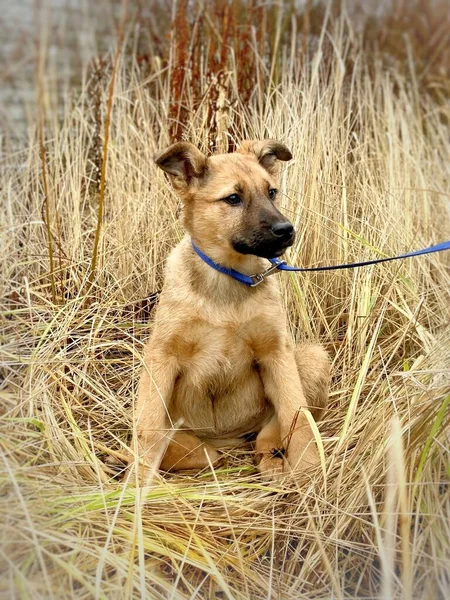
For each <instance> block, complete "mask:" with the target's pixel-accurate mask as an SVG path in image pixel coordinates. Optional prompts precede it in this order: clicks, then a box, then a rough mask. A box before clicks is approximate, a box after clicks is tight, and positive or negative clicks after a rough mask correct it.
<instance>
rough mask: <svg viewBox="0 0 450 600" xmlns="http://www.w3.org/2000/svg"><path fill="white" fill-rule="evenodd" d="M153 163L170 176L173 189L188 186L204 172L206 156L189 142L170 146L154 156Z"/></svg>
mask: <svg viewBox="0 0 450 600" xmlns="http://www.w3.org/2000/svg"><path fill="white" fill-rule="evenodd" d="M155 163H156V164H157V165H158V167H160V169H162V170H163V171H165V172H166V173H167V174H168V175H169V176H170V178H171V180H172V183H173V184H174V185H175V187H184V185H186V186H189V185H190V184H191V183H192V181H193V180H194V179H195V178H198V177H201V176H202V175H203V174H204V172H205V170H206V156H205V155H204V154H202V153H201V152H200V150H199V149H198V148H196V147H195V146H194V145H193V144H191V143H189V142H177V143H176V144H172V146H169V147H168V148H166V150H163V151H162V152H160V153H159V154H157V155H156V156H155Z"/></svg>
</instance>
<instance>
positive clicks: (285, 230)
mask: <svg viewBox="0 0 450 600" xmlns="http://www.w3.org/2000/svg"><path fill="white" fill-rule="evenodd" d="M271 230H272V233H273V234H274V235H276V236H277V237H278V238H282V239H288V238H290V237H291V235H292V234H293V232H294V227H293V226H292V224H291V223H289V221H281V222H279V223H274V224H273V225H272V227H271Z"/></svg>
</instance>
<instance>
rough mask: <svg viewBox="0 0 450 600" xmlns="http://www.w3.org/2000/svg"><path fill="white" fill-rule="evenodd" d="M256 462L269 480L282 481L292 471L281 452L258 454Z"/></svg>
mask: <svg viewBox="0 0 450 600" xmlns="http://www.w3.org/2000/svg"><path fill="white" fill-rule="evenodd" d="M255 464H256V466H257V468H258V471H259V472H260V473H261V475H262V476H263V477H264V479H266V480H267V481H272V482H273V481H280V480H281V479H283V478H284V477H285V476H286V474H287V473H289V471H290V468H289V465H288V464H287V461H286V460H285V458H284V457H283V454H282V453H281V452H272V453H271V454H256V455H255Z"/></svg>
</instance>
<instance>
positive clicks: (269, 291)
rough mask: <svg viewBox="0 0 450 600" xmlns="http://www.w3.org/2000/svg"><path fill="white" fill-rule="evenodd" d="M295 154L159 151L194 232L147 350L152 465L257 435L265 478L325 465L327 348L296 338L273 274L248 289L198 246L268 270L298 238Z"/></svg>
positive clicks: (144, 392) (142, 423)
mask: <svg viewBox="0 0 450 600" xmlns="http://www.w3.org/2000/svg"><path fill="white" fill-rule="evenodd" d="M291 158H292V155H291V153H290V151H289V150H288V149H287V148H286V146H284V145H283V144H281V143H279V142H275V141H272V140H264V141H247V142H244V143H243V145H242V147H241V148H239V150H238V151H237V152H235V153H232V154H220V155H215V156H212V157H209V158H206V157H205V156H204V155H203V154H202V153H201V152H200V151H199V150H198V149H197V148H195V146H193V145H192V144H189V143H187V142H180V143H177V144H174V145H172V146H170V147H169V148H168V149H167V150H165V151H163V152H161V153H160V154H159V155H158V156H157V157H156V164H157V165H158V166H159V167H160V168H161V169H163V170H164V171H165V172H166V173H168V175H169V177H170V179H171V182H172V184H173V187H174V188H175V190H176V192H177V193H178V195H179V197H180V198H181V200H182V201H183V204H184V223H185V227H186V229H187V231H188V235H186V237H185V238H184V239H183V240H182V241H181V242H180V243H179V244H178V246H176V248H174V250H173V251H172V253H171V254H170V256H169V258H168V261H167V267H166V274H165V283H164V287H163V290H162V293H161V298H160V302H159V305H158V308H157V311H156V316H155V324H154V330H153V333H152V336H151V339H150V341H149V342H148V344H147V346H146V349H145V368H144V371H143V373H142V376H141V380H140V384H139V393H138V399H137V404H136V408H135V418H136V431H135V436H134V442H133V449H134V452H135V457H136V456H138V457H139V458H140V461H141V464H143V465H145V466H144V470H145V471H147V472H148V470H150V472H152V471H153V472H154V471H155V470H157V469H158V468H159V467H161V468H162V469H163V470H181V469H192V468H201V467H205V466H207V465H208V464H209V461H211V462H212V463H214V462H216V461H217V460H218V458H219V456H220V455H219V453H218V452H217V450H216V448H217V447H221V446H226V445H229V442H230V439H233V440H235V439H236V438H240V437H242V436H244V435H245V434H249V433H252V432H256V433H257V437H256V458H257V460H258V467H259V470H260V471H261V472H262V473H264V474H268V475H278V474H279V473H282V472H283V471H285V470H287V469H288V468H289V470H290V469H293V470H303V469H306V468H308V467H310V466H312V465H314V464H316V463H317V461H318V453H317V448H316V445H315V441H314V436H313V433H312V430H311V427H310V425H309V422H308V419H307V417H306V415H305V410H304V409H305V408H306V407H308V406H309V407H311V409H312V412H313V413H315V414H317V412H318V411H320V410H321V409H324V408H325V406H326V403H327V398H328V385H329V371H330V365H329V360H328V357H327V355H326V353H325V351H324V350H323V348H321V347H320V346H315V345H303V346H297V347H295V346H294V345H293V343H292V341H291V339H290V336H289V334H288V331H287V326H286V316H285V313H284V310H283V307H282V303H281V296H280V292H279V288H278V283H277V278H276V277H275V276H273V277H269V278H268V279H265V280H264V281H263V282H262V283H261V284H260V285H257V286H256V287H249V286H247V285H245V284H243V283H241V282H239V281H236V280H235V279H233V278H232V277H230V276H229V275H227V274H224V273H221V272H218V271H217V270H214V269H213V268H211V266H209V265H208V264H206V263H205V262H204V261H203V260H202V259H201V258H200V256H198V255H197V254H196V253H195V251H194V249H193V246H192V241H194V242H195V244H196V246H197V247H198V248H200V249H201V251H202V252H203V253H204V254H206V255H207V256H208V257H209V258H211V259H212V260H213V261H214V262H215V263H217V264H219V265H222V266H225V267H228V268H231V269H234V270H236V271H238V272H240V273H243V274H247V275H253V274H255V273H260V272H262V271H264V270H266V269H267V267H268V266H269V263H268V262H267V260H264V259H267V258H271V257H274V256H280V255H281V254H282V253H283V252H284V251H285V250H286V248H287V247H288V246H290V245H292V243H293V241H294V238H295V233H294V228H293V227H292V225H291V223H290V222H289V221H288V220H287V219H286V218H285V217H284V216H283V215H282V214H281V213H280V212H279V210H278V209H277V208H276V196H277V189H276V175H277V163H278V161H279V160H281V161H287V160H290V159H291ZM207 455H208V456H207ZM286 461H287V462H286Z"/></svg>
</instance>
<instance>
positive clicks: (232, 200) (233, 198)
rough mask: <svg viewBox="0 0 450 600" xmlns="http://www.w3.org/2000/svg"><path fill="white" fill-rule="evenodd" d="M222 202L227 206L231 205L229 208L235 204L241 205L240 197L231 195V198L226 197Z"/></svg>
mask: <svg viewBox="0 0 450 600" xmlns="http://www.w3.org/2000/svg"><path fill="white" fill-rule="evenodd" d="M223 201H224V202H226V203H227V204H231V206H236V205H237V204H241V202H242V200H241V198H240V196H238V195H237V194H231V196H227V197H226V198H224V199H223Z"/></svg>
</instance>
